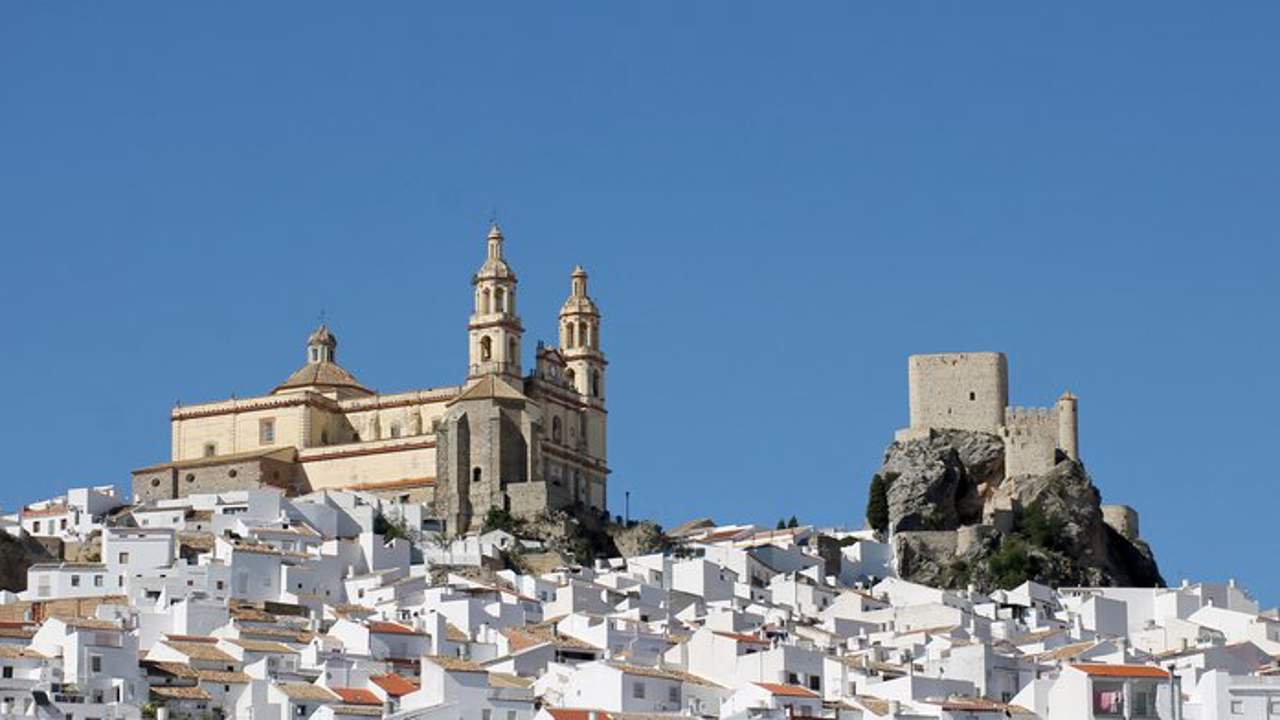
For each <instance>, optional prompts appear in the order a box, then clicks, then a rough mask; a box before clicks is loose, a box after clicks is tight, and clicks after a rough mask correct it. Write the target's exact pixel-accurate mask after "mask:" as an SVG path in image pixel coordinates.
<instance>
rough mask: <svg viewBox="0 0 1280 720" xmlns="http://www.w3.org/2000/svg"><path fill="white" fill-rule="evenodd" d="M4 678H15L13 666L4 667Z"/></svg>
mask: <svg viewBox="0 0 1280 720" xmlns="http://www.w3.org/2000/svg"><path fill="white" fill-rule="evenodd" d="M4 677H6V678H12V677H13V666H12V665H5V666H4Z"/></svg>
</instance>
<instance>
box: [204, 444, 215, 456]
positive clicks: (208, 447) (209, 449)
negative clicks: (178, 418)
mask: <svg viewBox="0 0 1280 720" xmlns="http://www.w3.org/2000/svg"><path fill="white" fill-rule="evenodd" d="M217 454H218V445H217V443H205V444H204V456H205V457H213V456H214V455H217Z"/></svg>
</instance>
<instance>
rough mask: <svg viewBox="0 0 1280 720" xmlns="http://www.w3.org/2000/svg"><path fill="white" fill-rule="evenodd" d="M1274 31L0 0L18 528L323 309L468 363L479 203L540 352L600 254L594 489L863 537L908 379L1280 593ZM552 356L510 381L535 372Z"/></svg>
mask: <svg viewBox="0 0 1280 720" xmlns="http://www.w3.org/2000/svg"><path fill="white" fill-rule="evenodd" d="M1277 21H1280V5H1278V4H1276V3H1274V2H1241V3H1219V4H1215V5H1214V6H1213V7H1212V8H1210V7H1208V6H1206V5H1204V4H1201V3H1180V2H1159V3H1155V2H1151V3H1144V2H1132V3H1128V2H1126V3H1086V4H1078V3H1027V2H1008V3H995V2H991V3H947V4H943V3H926V4H917V3H913V2H896V1H895V2H886V3H874V4H873V3H844V2H841V3H776V4H756V3H748V2H742V1H740V0H734V1H733V2H700V3H690V2H687V1H686V0H678V1H675V2H670V3H664V2H645V3H627V4H624V3H600V2H584V3H578V4H567V3H531V2H517V3H511V4H499V3H476V2H467V3H458V4H454V5H446V4H444V3H376V4H369V3H334V4H330V3H325V2H310V1H308V2H295V3H288V2H280V3H275V2H273V3H261V2H246V3H231V2H227V3H216V4H201V5H196V4H190V3H170V2H156V3H130V4H125V3H4V4H3V5H0V242H2V243H3V253H2V254H0V309H2V310H3V314H2V316H0V317H2V319H3V333H4V336H3V337H4V339H3V341H2V342H0V377H3V378H4V379H5V381H6V383H7V387H6V388H5V394H4V399H5V403H4V412H3V413H0V451H2V452H3V456H4V465H3V469H4V474H3V477H4V482H3V483H2V484H0V504H3V506H4V507H5V509H13V508H16V507H17V506H18V505H19V504H21V503H23V502H27V501H30V500H34V499H37V498H40V497H45V496H48V495H50V494H53V493H55V492H60V491H62V490H63V489H64V488H66V487H69V486H83V485H86V484H90V483H105V482H118V483H123V482H125V481H126V480H127V478H128V471H129V470H130V469H131V468H135V467H139V466H142V465H145V464H149V463H153V462H158V461H163V460H166V459H167V458H168V452H169V435H168V425H167V413H168V410H169V408H170V406H171V405H172V404H173V403H174V402H175V401H178V400H181V401H183V402H198V401H206V400H214V399H219V398H225V397H227V396H230V395H232V394H236V395H239V396H247V395H253V394H261V393H263V392H265V391H267V390H268V389H269V388H271V387H272V386H273V385H274V384H275V383H277V382H279V381H280V380H281V379H283V378H284V377H285V376H286V375H288V373H289V372H290V371H292V370H293V369H295V367H296V366H298V365H300V364H301V363H302V362H303V343H304V341H305V338H306V336H307V334H308V333H309V331H310V330H311V329H312V328H313V326H314V325H315V324H316V318H317V316H318V314H319V313H320V311H321V309H323V310H324V311H325V312H326V314H327V317H328V318H329V320H330V324H331V325H332V327H333V328H334V330H335V332H336V333H337V334H338V336H339V338H340V342H341V345H340V347H339V359H340V360H341V361H342V362H343V364H345V365H346V366H347V367H348V368H350V369H351V370H352V371H353V372H355V373H356V374H357V376H358V377H359V378H360V379H361V380H362V381H364V382H366V383H367V384H369V385H371V386H373V387H376V388H378V389H380V390H384V391H397V390H405V389H411V388H418V387H424V386H433V385H446V384H455V383H457V382H460V381H461V379H462V378H463V375H464V373H465V364H466V328H465V323H466V317H467V313H468V311H469V303H470V297H471V294H470V288H469V285H468V282H469V279H470V274H471V273H472V272H473V271H474V270H475V269H476V268H477V267H478V266H479V264H480V262H481V260H482V257H483V247H484V235H485V231H486V228H487V223H488V220H489V218H490V217H491V215H492V214H494V213H495V212H496V214H497V216H498V217H499V219H500V220H501V222H502V225H503V227H504V229H505V231H506V235H507V249H508V257H509V259H510V260H511V262H512V264H513V266H514V267H515V269H516V271H517V272H518V273H519V274H520V278H521V284H520V288H521V293H522V296H521V313H522V315H523V319H524V322H525V326H526V328H527V333H528V334H527V341H526V347H527V348H529V349H530V350H531V349H532V347H533V342H532V340H534V339H538V338H545V339H551V338H552V337H553V336H554V329H555V317H556V312H557V310H558V308H559V306H560V303H561V302H562V301H563V300H564V298H565V296H566V295H567V293H568V289H569V270H570V269H571V268H572V266H573V265H574V264H575V263H582V264H583V265H584V266H586V267H587V269H588V270H589V271H590V272H591V289H592V293H593V295H594V296H595V297H596V299H597V300H598V301H599V303H600V306H601V307H602V309H603V312H604V314H605V315H604V323H605V324H604V329H603V332H602V339H603V343H604V348H605V350H606V352H607V353H608V356H609V359H610V363H611V364H610V366H609V390H610V397H609V406H610V416H609V422H610V428H609V431H610V436H609V445H610V464H611V465H612V467H613V469H614V474H613V476H612V478H611V481H610V490H611V494H612V500H613V507H614V509H615V510H617V511H620V510H621V506H622V502H621V500H622V497H623V492H624V491H628V490H629V491H630V492H631V510H632V515H633V516H647V517H653V518H656V519H657V520H659V521H661V522H663V523H665V524H668V525H670V524H674V523H677V522H680V521H682V520H685V519H688V518H690V517H694V516H703V515H709V516H712V517H714V518H715V519H717V520H719V521H722V522H730V521H756V522H761V523H767V524H772V523H773V522H774V521H776V520H777V519H778V518H779V517H780V516H790V515H792V514H795V515H797V516H799V518H800V519H801V520H802V521H805V522H812V523H819V524H824V525H828V524H842V525H850V524H855V523H856V524H860V523H861V522H862V511H863V508H864V502H865V495H866V489H867V483H868V479H869V478H870V476H871V474H872V472H873V471H874V470H875V468H876V467H877V465H878V464H879V461H880V459H881V456H882V453H883V451H884V448H885V445H886V444H887V443H888V442H889V440H890V439H891V437H892V433H893V431H894V429H895V428H897V427H900V426H902V425H903V424H905V422H906V414H907V387H906V358H907V355H908V354H910V353H919V352H940V351H962V350H1002V351H1004V352H1006V353H1008V355H1009V365H1010V372H1011V375H1012V387H1011V395H1012V401H1013V402H1014V403H1015V404H1020V405H1047V404H1049V403H1051V402H1052V401H1053V399H1054V398H1056V397H1057V396H1058V394H1059V393H1061V392H1062V390H1063V389H1065V388H1070V389H1071V390H1072V391H1074V392H1075V393H1076V394H1078V395H1079V396H1080V398H1081V400H1080V418H1081V433H1080V435H1081V451H1082V454H1083V456H1084V459H1085V462H1086V465H1087V467H1088V469H1089V471H1090V472H1091V473H1092V476H1093V479H1094V481H1095V482H1096V484H1097V485H1098V487H1099V488H1100V489H1101V491H1102V494H1103V497H1104V499H1105V501H1107V502H1119V503H1128V504H1132V505H1134V506H1135V507H1137V508H1138V509H1139V510H1140V512H1141V515H1142V531H1143V535H1144V536H1145V537H1146V538H1147V539H1148V540H1149V541H1150V542H1151V544H1152V546H1153V547H1154V548H1155V550H1156V553H1157V557H1158V558H1159V560H1160V565H1161V569H1162V570H1163V572H1164V574H1165V577H1166V578H1167V579H1168V580H1169V581H1170V582H1171V583H1173V582H1177V581H1178V579H1179V578H1181V577H1191V578H1197V579H1226V578H1229V577H1235V578H1237V579H1238V580H1239V581H1241V582H1242V583H1245V584H1247V586H1249V587H1251V588H1252V589H1253V590H1255V591H1256V593H1257V594H1258V595H1259V596H1260V599H1261V600H1262V601H1263V602H1264V603H1266V604H1268V605H1274V604H1276V603H1277V602H1280V573H1277V572H1276V571H1275V556H1276V554H1277V551H1280V540H1277V536H1276V532H1275V520H1276V516H1277V515H1276V513H1277V509H1278V508H1280V502H1278V501H1280V490H1277V470H1276V465H1277V461H1276V451H1277V447H1278V446H1280V444H1278V443H1277V438H1276V435H1277V425H1278V423H1277V408H1278V407H1280V389H1278V387H1277V379H1278V378H1277V375H1278V373H1277V362H1276V360H1277V357H1280V336H1278V334H1277V322H1276V317H1275V313H1276V309H1277V301H1278V300H1280V298H1278V297H1277V296H1278V294H1280V291H1278V283H1277V280H1278V279H1280V278H1278V274H1280V273H1278V271H1277V261H1278V260H1280V250H1277V239H1278V238H1277V230H1276V227H1277V214H1278V210H1280V203H1278V202H1277V197H1278V196H1277V191H1278V190H1280V137H1278V135H1280V93H1278V92H1277V84H1276V78H1277V70H1278V69H1280V43H1277V42H1276V40H1275V38H1276V29H1277V25H1278V22H1277ZM526 360H527V358H526Z"/></svg>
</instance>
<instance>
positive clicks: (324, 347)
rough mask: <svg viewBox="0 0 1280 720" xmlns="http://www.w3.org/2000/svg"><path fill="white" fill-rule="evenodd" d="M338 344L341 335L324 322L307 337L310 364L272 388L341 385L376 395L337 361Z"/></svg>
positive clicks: (331, 386)
mask: <svg viewBox="0 0 1280 720" xmlns="http://www.w3.org/2000/svg"><path fill="white" fill-rule="evenodd" d="M337 348H338V337H337V336H336V335H334V334H333V331H332V330H330V329H329V326H328V325H324V324H323V323H322V324H321V325H320V327H318V328H316V330H315V332H313V333H311V335H309V336H308V337H307V364H306V365H303V366H302V367H300V368H298V369H297V370H295V371H293V374H292V375H290V376H289V377H288V378H287V379H286V380H285V381H284V382H282V383H280V384H279V385H277V386H276V387H275V389H274V390H272V391H271V392H272V393H273V394H274V393H279V392H283V391H285V390H292V389H294V388H308V387H314V388H317V389H320V390H325V389H330V390H332V389H339V388H341V389H345V390H354V391H356V392H358V393H365V394H370V395H372V394H373V391H372V390H370V389H369V388H367V387H365V386H364V385H361V384H360V381H359V380H356V378H355V376H354V375H352V374H351V373H350V372H348V371H347V369H346V368H344V367H342V366H341V365H339V364H338V363H337V361H336V359H335V358H336V357H337Z"/></svg>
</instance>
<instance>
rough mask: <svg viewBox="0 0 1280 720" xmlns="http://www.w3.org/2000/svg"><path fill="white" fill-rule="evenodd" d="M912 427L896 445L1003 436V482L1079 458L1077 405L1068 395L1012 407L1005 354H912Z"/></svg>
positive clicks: (900, 435)
mask: <svg viewBox="0 0 1280 720" xmlns="http://www.w3.org/2000/svg"><path fill="white" fill-rule="evenodd" d="M907 367H908V375H907V384H908V387H909V394H910V423H911V425H910V427H907V428H903V429H902V430H899V431H898V432H897V433H896V434H895V439H897V440H910V439H912V438H917V437H924V436H927V435H928V434H929V432H930V431H932V430H971V431H977V432H985V433H991V434H993V435H999V436H1000V437H1001V438H1002V439H1003V440H1004V446H1005V477H1016V476H1019V475H1040V474H1043V473H1045V472H1047V471H1049V470H1050V469H1051V468H1053V466H1054V465H1056V464H1057V463H1058V456H1059V455H1062V456H1064V457H1067V458H1070V459H1071V460H1079V459H1080V432H1079V412H1078V411H1079V401H1078V399H1077V398H1076V396H1075V395H1072V394H1071V392H1070V391H1067V392H1064V393H1063V394H1062V396H1061V397H1059V398H1058V401H1057V402H1056V403H1055V404H1054V406H1053V407H1041V408H1023V407H1009V361H1008V360H1007V359H1006V358H1005V355H1004V353H996V352H980V353H941V354H937V355H912V356H911V357H910V358H908V360H907Z"/></svg>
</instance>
